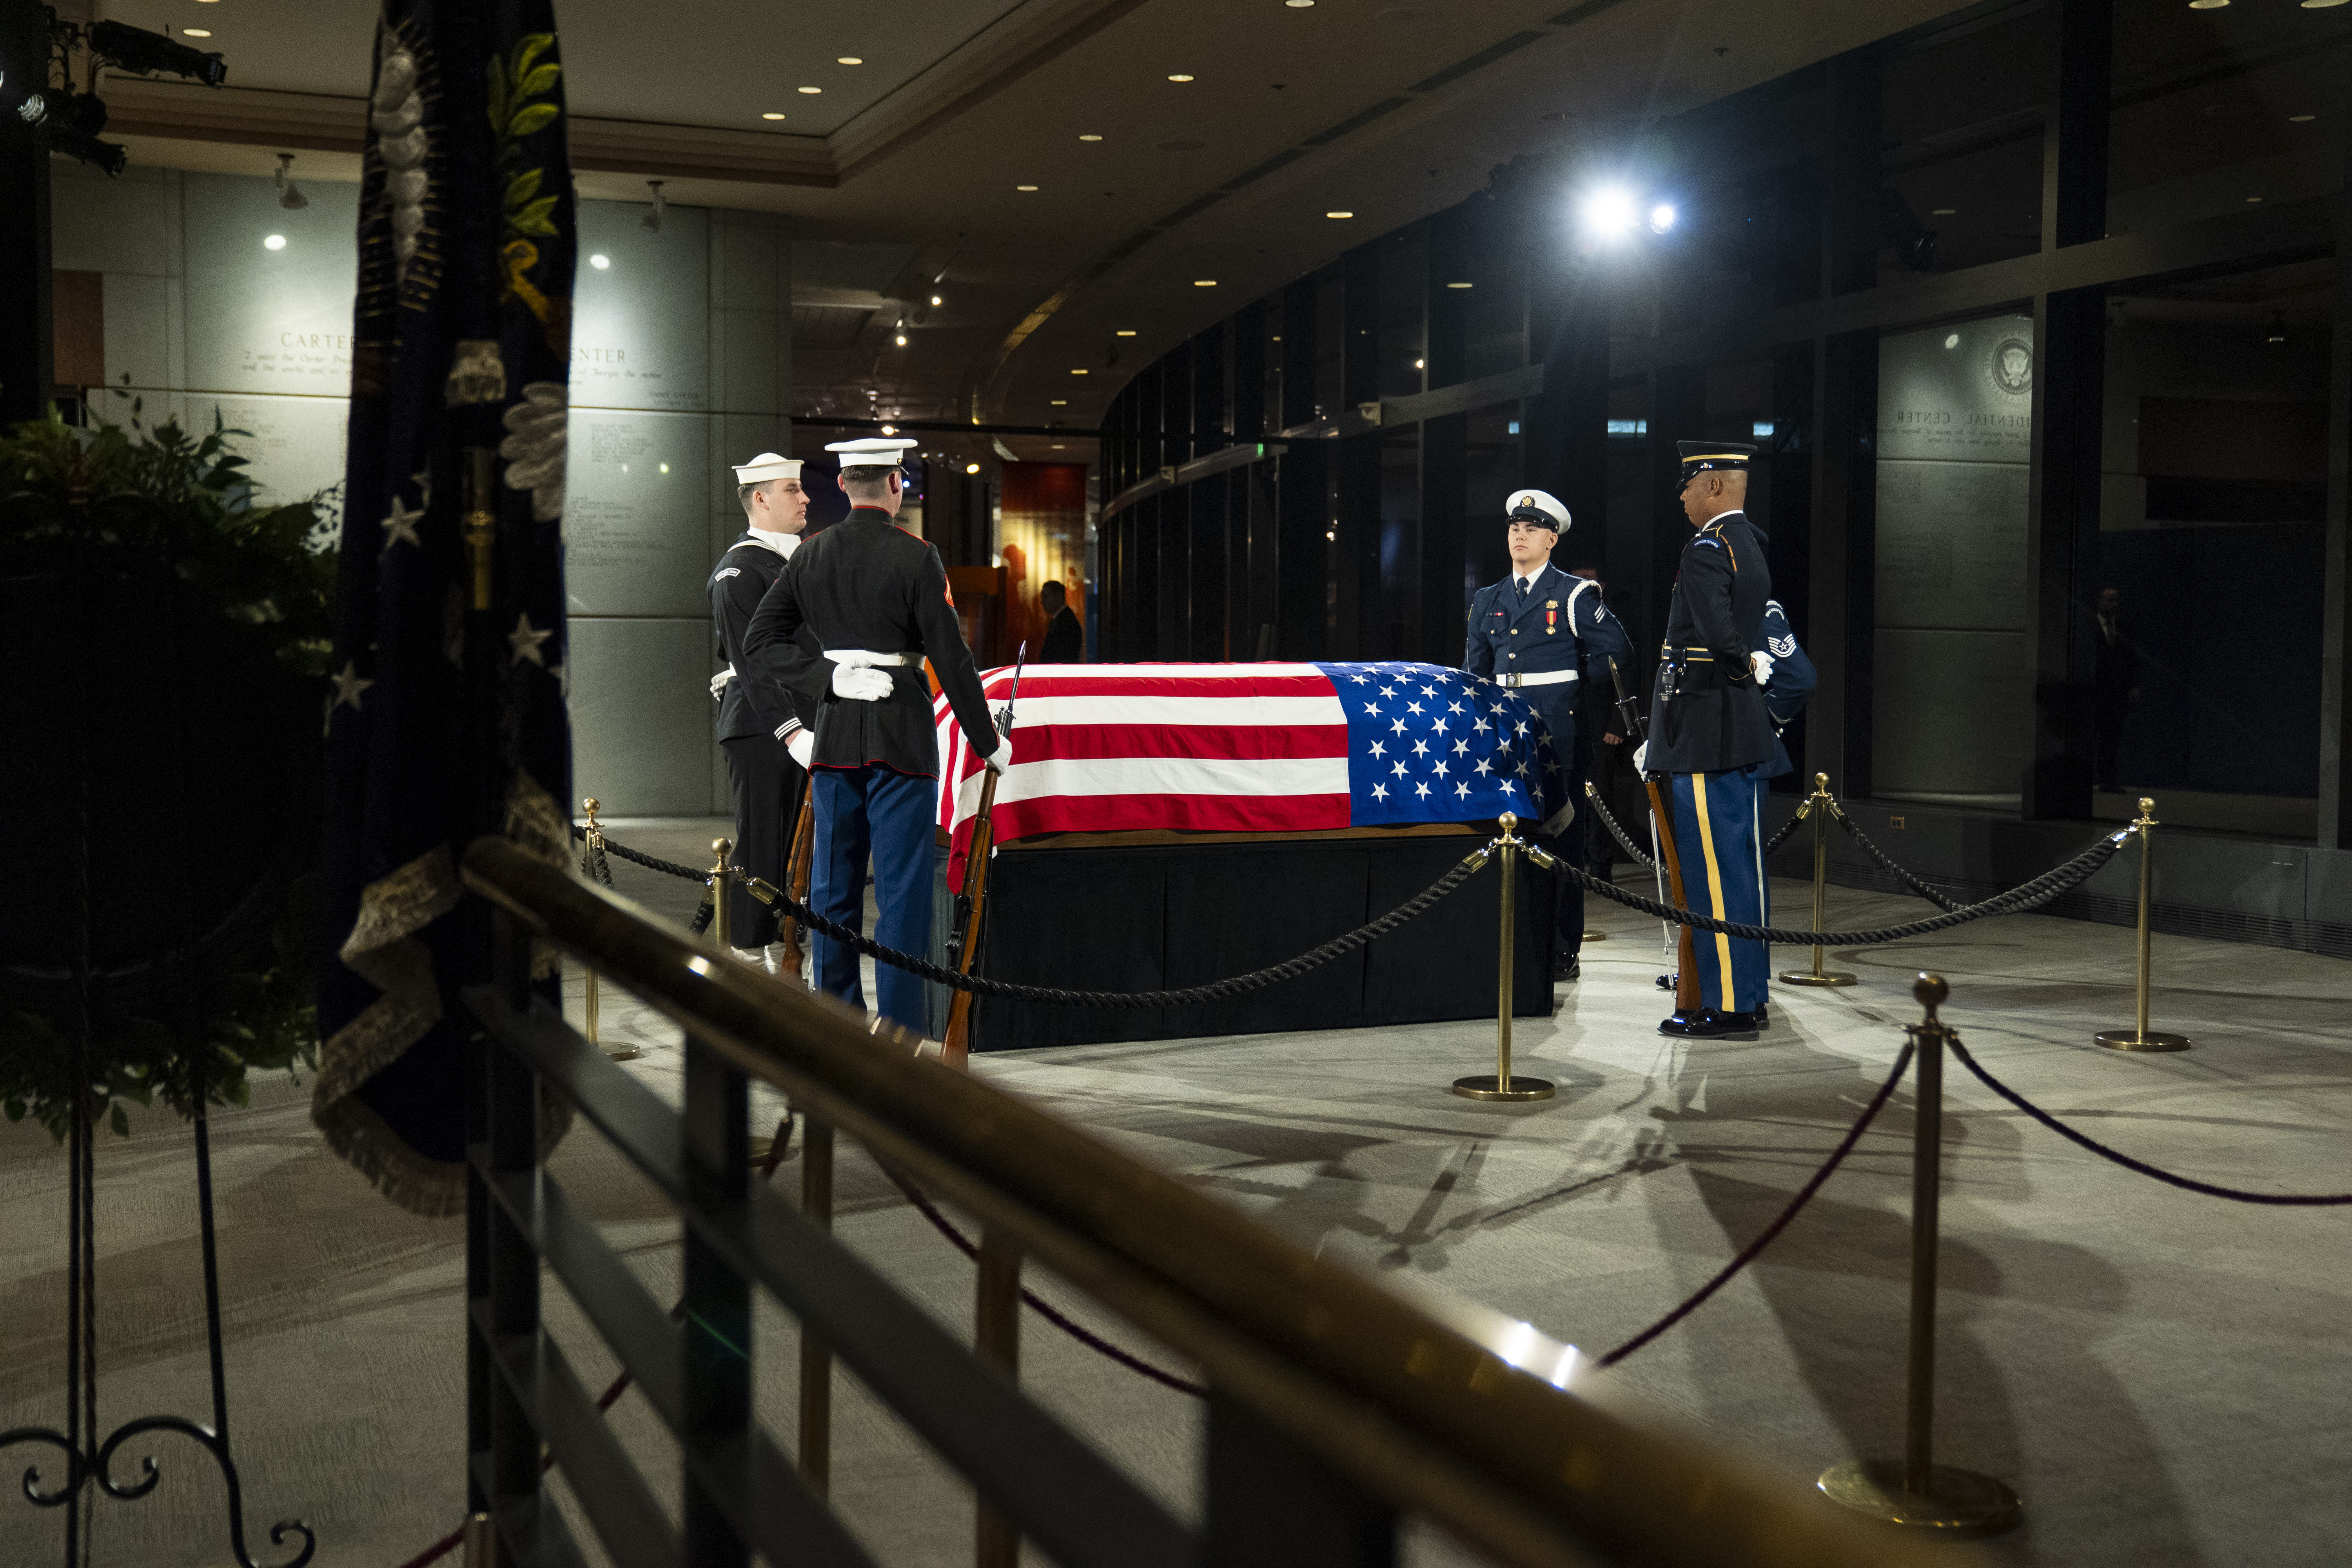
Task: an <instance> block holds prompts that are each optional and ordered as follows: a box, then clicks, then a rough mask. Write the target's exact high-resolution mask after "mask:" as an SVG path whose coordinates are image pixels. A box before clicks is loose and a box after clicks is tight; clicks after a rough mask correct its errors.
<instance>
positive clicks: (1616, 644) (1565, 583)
mask: <svg viewBox="0 0 2352 1568" xmlns="http://www.w3.org/2000/svg"><path fill="white" fill-rule="evenodd" d="M1570 521H1572V520H1571V519H1570V516H1569V514H1568V508H1566V507H1564V506H1562V505H1560V504H1559V501H1557V500H1554V499H1553V498H1552V497H1550V496H1549V495H1547V494H1545V493H1544V492H1543V491H1541V490H1514V491H1512V492H1511V499H1510V512H1509V528H1510V537H1509V547H1510V553H1511V574H1510V575H1509V576H1508V577H1506V578H1504V579H1503V580H1502V581H1501V582H1499V583H1495V584H1489V585H1487V586H1486V587H1484V588H1481V589H1479V590H1478V592H1477V595H1475V597H1474V598H1472V599H1471V601H1470V626H1469V646H1468V647H1465V649H1464V650H1463V654H1462V668H1464V669H1465V670H1467V671H1468V672H1469V673H1470V674H1472V675H1483V676H1485V677H1486V678H1487V679H1490V680H1493V681H1495V682H1496V684H1497V685H1500V686H1504V687H1507V688H1509V689H1512V690H1515V691H1518V690H1523V691H1524V692H1525V694H1526V696H1527V699H1528V704H1529V705H1530V706H1532V707H1533V708H1534V709H1535V710H1536V711H1537V712H1538V713H1539V714H1541V715H1542V716H1543V721H1544V727H1545V729H1547V730H1549V731H1550V732H1551V749H1552V756H1553V759H1554V760H1555V761H1556V762H1558V763H1559V765H1560V767H1561V768H1562V769H1563V770H1564V771H1565V774H1566V776H1565V778H1564V779H1563V780H1562V783H1563V784H1565V785H1566V786H1567V789H1568V799H1569V803H1570V807H1571V815H1570V818H1569V823H1568V826H1567V828H1566V830H1565V831H1563V832H1561V833H1560V834H1559V835H1558V836H1557V837H1555V839H1554V841H1553V848H1554V851H1555V853H1557V854H1558V855H1559V857H1560V858H1562V859H1564V860H1565V861H1566V862H1567V863H1568V864H1569V865H1570V866H1582V865H1583V864H1584V841H1585V836H1586V835H1587V834H1588V833H1590V832H1591V824H1590V823H1589V822H1588V821H1587V820H1586V814H1585V813H1584V812H1582V811H1580V810H1574V809H1573V807H1574V805H1575V803H1576V802H1577V801H1578V800H1579V799H1580V798H1581V797H1582V795H1583V792H1584V768H1583V765H1582V763H1583V760H1582V755H1581V753H1580V752H1579V751H1578V750H1577V736H1576V701H1577V697H1578V694H1579V692H1580V690H1581V689H1582V677H1583V673H1584V668H1583V667H1584V660H1585V659H1586V658H1587V657H1596V658H1597V657H1599V656H1601V655H1606V654H1630V653H1631V652H1632V645H1631V644H1629V643H1628V642H1627V641H1626V640H1625V628H1624V627H1623V626H1621V625H1620V624H1619V623H1618V621H1617V619H1616V617H1615V616H1612V615H1611V614H1610V613H1609V611H1608V609H1607V607H1606V606H1605V605H1602V604H1601V584H1598V583H1596V582H1593V581H1591V579H1589V578H1584V577H1572V576H1570V574H1567V573H1565V572H1563V571H1561V570H1560V569H1559V567H1557V566H1555V565H1553V564H1552V563H1551V552H1552V549H1553V547H1554V546H1556V545H1558V544H1559V536H1560V535H1561V534H1562V533H1564V532H1566V531H1568V527H1569V524H1570ZM1598 668H1600V669H1601V671H1602V672H1604V674H1605V672H1606V670H1607V668H1608V666H1607V665H1605V664H1604V665H1601V666H1599V667H1598ZM1552 940H1553V944H1554V945H1553V953H1554V958H1553V969H1552V973H1553V975H1554V976H1555V977H1556V978H1558V979H1561V980H1573V979H1575V978H1576V975H1577V950H1578V949H1579V948H1580V946H1581V945H1582V943H1583V942H1584V889H1583V888H1582V887H1580V885H1578V883H1577V882H1576V881H1575V880H1574V879H1571V878H1570V877H1568V876H1566V875H1564V874H1563V875H1562V876H1561V877H1560V878H1559V907H1558V915H1557V918H1556V919H1555V920H1554V921H1553V937H1552Z"/></svg>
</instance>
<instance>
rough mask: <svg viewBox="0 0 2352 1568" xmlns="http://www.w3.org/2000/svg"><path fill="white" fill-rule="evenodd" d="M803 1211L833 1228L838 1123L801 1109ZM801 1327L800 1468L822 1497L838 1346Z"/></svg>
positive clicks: (829, 1472)
mask: <svg viewBox="0 0 2352 1568" xmlns="http://www.w3.org/2000/svg"><path fill="white" fill-rule="evenodd" d="M801 1214H802V1215H803V1216H804V1217H805V1218H806V1219H807V1220H808V1222H809V1223H810V1224H812V1225H814V1226H817V1227H818V1228H819V1229H821V1230H828V1231H829V1230H831V1229H832V1228H833V1123H832V1122H830V1121H825V1120H824V1119H823V1118H822V1117H820V1116H818V1115H817V1114H816V1112H814V1110H808V1109H806V1108H803V1109H802V1111H801ZM800 1332H801V1373H800V1384H801V1441H800V1457H801V1474H802V1475H803V1476H805V1477H807V1478H808V1483H809V1489H810V1490H812V1491H814V1492H815V1493H816V1495H817V1496H818V1497H820V1498H822V1497H824V1496H825V1495H826V1493H827V1491H828V1489H830V1488H831V1486H832V1484H833V1352H831V1351H829V1350H827V1349H826V1348H825V1344H824V1341H823V1340H820V1339H818V1338H817V1337H816V1335H815V1334H814V1333H812V1332H811V1331H809V1326H808V1325H807V1324H806V1323H803V1324H802V1325H801V1326H800Z"/></svg>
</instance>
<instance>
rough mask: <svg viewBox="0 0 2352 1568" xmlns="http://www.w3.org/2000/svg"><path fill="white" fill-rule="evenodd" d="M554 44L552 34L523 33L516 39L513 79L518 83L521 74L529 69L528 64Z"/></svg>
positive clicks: (521, 76)
mask: <svg viewBox="0 0 2352 1568" xmlns="http://www.w3.org/2000/svg"><path fill="white" fill-rule="evenodd" d="M554 43H555V35H554V34H553V33H525V34H524V35H523V36H522V37H520V38H518V39H516V40H515V48H514V75H515V79H516V80H517V81H520V80H521V79H522V78H523V74H524V73H525V72H526V71H528V70H530V62H531V61H533V60H535V59H537V58H539V57H540V56H541V55H543V54H545V53H546V52H547V51H548V49H549V48H550V47H552V46H553V44H554Z"/></svg>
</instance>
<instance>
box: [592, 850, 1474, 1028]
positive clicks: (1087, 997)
mask: <svg viewBox="0 0 2352 1568" xmlns="http://www.w3.org/2000/svg"><path fill="white" fill-rule="evenodd" d="M572 831H573V832H574V833H575V834H576V833H579V832H581V831H582V830H581V829H580V828H579V827H577V826H575V827H574V828H573V829H572ZM1492 848H1493V846H1492V845H1489V846H1487V847H1486V848H1484V849H1480V850H1478V851H1477V852H1476V853H1475V854H1472V855H1469V856H1465V858H1463V859H1462V861H1461V863H1460V864H1458V865H1456V866H1455V867H1454V868H1452V869H1451V870H1449V871H1447V872H1446V873H1445V875H1444V876H1443V877H1440V878H1439V879H1437V880H1436V881H1434V882H1432V883H1431V884H1430V885H1429V886H1428V887H1427V888H1425V889H1423V890H1422V891H1421V892H1419V893H1418V894H1416V895H1414V896H1413V897H1412V898H1411V899H1408V900H1405V901H1404V902H1403V903H1402V904H1399V905H1398V906H1397V907H1396V908H1395V909H1392V910H1390V911H1389V912H1388V913H1386V914H1384V915H1382V916H1381V917H1380V918H1379V919H1378V920H1374V921H1367V922H1366V923H1365V924H1363V925H1360V926H1358V927H1357V928H1356V929H1355V930H1354V931H1349V932H1348V933H1347V934H1346V935H1344V936H1337V937H1333V938H1332V939H1331V940H1330V941H1329V942H1324V943H1323V944H1322V945H1320V946H1318V947H1315V948H1311V949H1309V950H1308V951H1307V952H1302V953H1300V954H1299V955H1298V956H1297V957H1296V958H1292V959H1286V960H1285V961H1284V962H1282V963H1272V964H1268V965H1267V966H1266V967H1265V968H1264V969H1257V970H1253V971H1251V972H1250V973H1247V974H1237V975H1234V976H1233V977H1232V978H1231V979H1227V980H1213V981H1211V982H1209V983H1208V984H1205V985H1192V986H1187V987H1185V988H1183V989H1182V990H1179V991H1136V992H1124V991H1067V990H1064V989H1061V988H1060V987H1057V986H1051V985H1021V984H1014V983H1013V982H1011V981H1006V980H984V979H982V978H981V977H980V976H979V975H976V974H964V973H959V972H957V971H955V970H952V969H948V968H944V967H942V966H940V965H939V964H936V963H931V962H930V961H929V960H928V959H922V958H917V957H916V956H914V955H913V954H912V953H907V952H898V950H897V949H895V948H888V947H885V946H883V945H882V944H881V943H880V942H876V941H874V940H873V939H872V938H870V937H867V936H865V935H862V934H860V933H859V932H857V931H852V930H851V929H850V928H849V927H847V926H845V925H841V924H839V923H837V922H835V921H830V920H827V919H826V918H825V917H824V916H823V915H821V914H818V913H817V912H816V911H815V910H813V909H810V908H809V907H808V906H807V905H806V904H803V903H802V902H801V901H800V900H797V899H794V898H793V896H792V895H791V894H789V893H786V892H783V891H782V890H781V889H778V888H776V887H775V886H773V885H772V884H771V883H769V882H767V881H766V880H764V879H761V878H758V877H752V876H749V875H746V876H745V877H744V879H743V883H744V885H745V886H746V887H748V888H750V889H751V891H752V894H753V896H755V897H757V898H758V899H759V900H761V902H763V903H772V904H773V905H775V906H776V907H777V908H778V909H780V910H783V911H784V912H786V913H787V914H790V915H791V916H792V917H793V919H794V920H796V921H801V922H802V923H803V924H804V925H806V926H807V927H808V928H809V929H810V930H811V931H817V932H820V933H822V934H823V935H825V936H828V937H831V938H832V939H833V940H835V942H843V943H845V944H847V945H848V946H849V947H851V948H852V949H854V950H856V952H862V953H865V954H866V955H867V956H868V957H870V958H873V959H875V960H876V961H877V962H878V963H887V964H889V965H891V966H892V967H893V968H897V969H903V970H906V971H907V972H908V973H911V974H916V975H919V976H920V977H922V978H923V979H925V980H929V981H931V982H933V983H934V984H940V985H948V986H952V987H953V988H955V989H956V990H959V991H970V992H971V993H973V994H976V995H981V996H1005V997H1010V998H1012V999H1013V1000H1014V1001H1017V1002H1047V1003H1052V1004H1054V1005H1056V1006H1063V1007H1187V1006H1192V1005H1197V1004H1199V1003H1202V1002H1214V1001H1217V1000H1220V999H1222V998H1223V997H1227V996H1237V995H1242V994H1246V993H1248V992H1252V991H1263V990H1265V988H1266V987H1268V986H1270V985H1278V984H1282V983H1283V982H1284V981H1286V980H1296V979H1297V978H1298V976H1300V975H1302V974H1305V973H1308V972H1309V971H1311V970H1315V969H1318V968H1320V967H1322V966H1323V965H1324V964H1326V963H1330V962H1331V961H1332V960H1333V959H1335V958H1340V957H1344V956H1345V955H1346V954H1348V953H1350V952H1355V951H1356V949H1358V948H1360V947H1362V946H1364V945H1366V944H1367V943H1369V942H1373V941H1375V940H1377V939H1378V938H1381V937H1384V936H1386V935H1388V934H1389V933H1390V932H1391V931H1395V930H1396V929H1397V928H1398V927H1399V926H1402V925H1403V924H1404V923H1405V922H1406V921H1410V920H1412V918H1413V917H1414V916H1416V915H1419V914H1423V913H1425V912H1426V911H1427V910H1429V909H1430V908H1431V907H1432V906H1433V905H1434V904H1435V903H1436V902H1437V901H1438V900H1441V899H1443V898H1444V897H1445V896H1446V895H1447V894H1448V893H1451V892H1452V891H1454V889H1456V888H1458V887H1460V886H1461V885H1462V884H1463V883H1464V882H1465V881H1467V880H1468V879H1469V878H1470V874H1471V873H1472V872H1474V871H1475V870H1477V869H1478V868H1479V867H1481V866H1483V865H1485V864H1486V856H1487V854H1488V853H1489V851H1491V849H1492ZM612 850H613V853H614V854H615V855H618V856H620V857H621V858H623V859H625V860H634V861H635V862H636V863H637V864H639V865H641V866H646V867H649V868H652V869H654V870H657V871H667V872H669V873H670V874H671V875H672V876H684V877H691V878H693V879H695V880H696V881H701V880H703V879H704V875H705V874H704V873H702V872H700V871H695V870H692V869H690V868H686V867H683V866H679V865H677V863H676V862H675V861H669V860H656V859H655V858H653V857H652V856H650V855H640V854H637V853H636V852H635V851H634V850H631V849H625V848H623V847H621V846H620V845H618V844H614V845H613V846H612ZM697 929H699V927H698V928H697Z"/></svg>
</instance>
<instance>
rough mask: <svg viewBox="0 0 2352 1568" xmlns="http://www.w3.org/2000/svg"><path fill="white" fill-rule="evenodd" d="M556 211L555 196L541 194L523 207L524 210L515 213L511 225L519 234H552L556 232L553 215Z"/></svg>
mask: <svg viewBox="0 0 2352 1568" xmlns="http://www.w3.org/2000/svg"><path fill="white" fill-rule="evenodd" d="M554 211H555V198H554V197H553V196H541V197H540V198H539V200H537V201H535V202H533V203H531V204H530V205H529V206H527V207H525V208H523V209H522V211H520V212H519V213H517V214H515V215H514V217H513V218H512V219H511V220H510V221H509V226H510V227H512V228H513V229H514V230H515V232H516V233H518V234H546V235H551V234H553V233H554V232H555V222H554V219H553V217H552V216H551V215H552V214H553V213H554Z"/></svg>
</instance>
